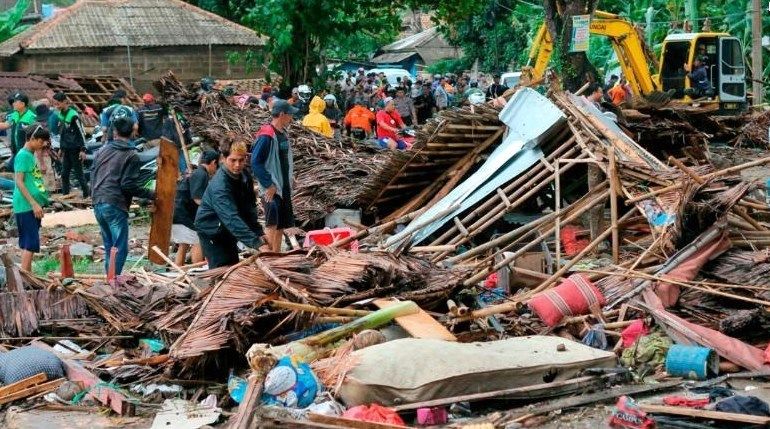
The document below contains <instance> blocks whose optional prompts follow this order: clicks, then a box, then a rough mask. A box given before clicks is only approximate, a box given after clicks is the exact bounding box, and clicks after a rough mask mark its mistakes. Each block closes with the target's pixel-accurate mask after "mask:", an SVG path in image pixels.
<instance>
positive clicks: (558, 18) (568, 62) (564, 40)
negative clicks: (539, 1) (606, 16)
mask: <svg viewBox="0 0 770 429" xmlns="http://www.w3.org/2000/svg"><path fill="white" fill-rule="evenodd" d="M596 6H597V1H595V0H571V1H566V0H544V1H543V9H544V11H545V23H546V25H547V26H548V32H549V33H551V40H553V41H554V50H553V56H552V61H553V62H554V64H555V68H556V71H557V72H558V73H559V74H560V76H561V79H562V81H563V83H564V87H565V88H567V89H569V90H570V91H576V90H577V89H578V88H580V87H581V86H583V84H584V83H585V81H586V78H588V77H589V76H593V78H596V77H597V76H596V75H597V73H596V69H595V67H594V66H593V65H592V64H591V62H590V61H588V55H587V54H586V53H585V52H570V42H571V40H572V36H571V35H572V17H573V16H575V15H590V14H593V12H594V10H596Z"/></svg>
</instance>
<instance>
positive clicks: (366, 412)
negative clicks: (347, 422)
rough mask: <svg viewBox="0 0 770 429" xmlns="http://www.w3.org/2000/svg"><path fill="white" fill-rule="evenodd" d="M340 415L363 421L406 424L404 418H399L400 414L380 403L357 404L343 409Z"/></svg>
mask: <svg viewBox="0 0 770 429" xmlns="http://www.w3.org/2000/svg"><path fill="white" fill-rule="evenodd" d="M342 417H345V418H346V419H353V420H360V421H363V422H372V423H385V424H391V425H398V426H406V423H404V420H402V419H401V416H399V415H398V414H397V413H396V412H395V411H393V410H391V409H390V408H385V407H383V406H382V405H380V404H372V405H369V406H366V405H358V406H356V407H353V408H351V409H349V410H347V411H345V412H344V413H343V414H342Z"/></svg>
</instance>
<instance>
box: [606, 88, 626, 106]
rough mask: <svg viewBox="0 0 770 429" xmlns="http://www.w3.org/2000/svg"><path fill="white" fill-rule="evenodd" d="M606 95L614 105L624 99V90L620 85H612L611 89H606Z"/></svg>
mask: <svg viewBox="0 0 770 429" xmlns="http://www.w3.org/2000/svg"><path fill="white" fill-rule="evenodd" d="M607 95H609V96H610V99H611V100H612V104H614V105H616V106H618V105H620V104H621V103H623V102H624V101H626V90H625V89H623V87H622V86H621V85H615V86H613V87H612V89H610V90H609V91H607Z"/></svg>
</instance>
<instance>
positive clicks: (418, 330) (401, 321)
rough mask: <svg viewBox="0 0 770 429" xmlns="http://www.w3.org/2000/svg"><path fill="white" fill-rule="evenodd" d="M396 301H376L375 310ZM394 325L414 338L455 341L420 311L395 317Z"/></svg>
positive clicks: (431, 318)
mask: <svg viewBox="0 0 770 429" xmlns="http://www.w3.org/2000/svg"><path fill="white" fill-rule="evenodd" d="M397 302H398V301H397V300H392V299H376V300H374V305H376V306H377V308H386V307H390V306H391V305H394V304H396V303H397ZM396 323H398V325H399V326H401V327H402V328H404V330H405V331H406V332H408V333H409V335H411V336H413V337H414V338H433V339H436V340H445V341H457V338H456V337H455V336H454V334H452V333H451V332H449V330H448V329H447V328H445V327H444V326H443V325H442V324H440V323H438V322H437V321H436V319H434V318H433V317H431V316H430V314H428V313H426V312H425V311H423V310H422V309H420V311H418V312H417V313H415V314H410V315H408V316H401V317H396Z"/></svg>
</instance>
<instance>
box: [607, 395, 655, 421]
mask: <svg viewBox="0 0 770 429" xmlns="http://www.w3.org/2000/svg"><path fill="white" fill-rule="evenodd" d="M609 424H610V427H613V428H631V429H649V428H653V427H655V421H654V420H652V419H651V418H649V417H647V413H645V412H644V411H642V410H641V409H640V408H639V407H638V406H637V405H636V403H635V402H634V400H633V399H631V398H629V397H628V396H621V397H620V398H619V399H618V402H617V404H615V412H614V413H612V415H611V416H610V421H609Z"/></svg>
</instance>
